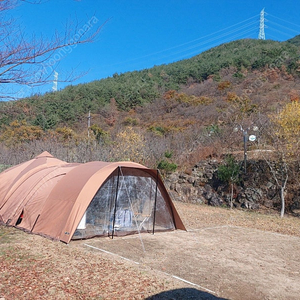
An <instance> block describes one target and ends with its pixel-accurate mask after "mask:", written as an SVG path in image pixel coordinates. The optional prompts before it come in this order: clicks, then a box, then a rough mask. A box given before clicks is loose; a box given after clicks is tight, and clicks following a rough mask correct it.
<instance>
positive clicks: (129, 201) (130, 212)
mask: <svg viewBox="0 0 300 300" xmlns="http://www.w3.org/2000/svg"><path fill="white" fill-rule="evenodd" d="M154 228H155V231H165V230H174V229H175V225H174V220H173V216H172V210H171V208H170V206H169V203H168V201H167V200H166V199H165V198H164V197H163V193H161V190H160V187H159V186H158V180H157V178H156V176H154V177H153V175H152V174H151V173H149V172H147V171H145V170H143V169H129V168H122V169H121V172H120V168H118V169H117V170H116V171H115V172H114V173H113V174H112V175H111V176H110V177H109V178H108V179H107V180H106V181H105V182H104V183H103V185H102V186H101V187H100V188H99V190H98V191H97V193H96V195H95V196H94V198H93V199H92V201H91V202H90V204H89V206H88V208H87V210H86V220H85V228H84V229H80V228H77V229H76V231H75V233H74V235H73V237H72V239H85V238H90V237H93V236H112V237H113V236H124V235H127V234H132V233H140V232H151V233H152V232H154Z"/></svg>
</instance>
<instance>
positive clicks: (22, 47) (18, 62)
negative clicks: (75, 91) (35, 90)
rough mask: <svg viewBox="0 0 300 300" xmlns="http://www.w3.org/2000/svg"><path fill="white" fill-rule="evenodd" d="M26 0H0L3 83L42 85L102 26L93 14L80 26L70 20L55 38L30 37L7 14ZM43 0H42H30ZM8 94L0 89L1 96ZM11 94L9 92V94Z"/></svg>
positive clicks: (1, 75) (0, 44)
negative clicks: (55, 67)
mask: <svg viewBox="0 0 300 300" xmlns="http://www.w3.org/2000/svg"><path fill="white" fill-rule="evenodd" d="M22 1H25V2H28V1H27V0H19V1H18V0H2V1H0V20H1V21H0V33H1V38H0V49H1V50H0V84H19V85H26V86H35V85H41V84H45V83H47V82H49V78H50V76H51V75H52V74H53V71H54V70H53V68H54V66H56V65H57V64H58V63H59V62H60V60H61V59H62V58H64V57H65V56H66V55H67V54H70V53H71V52H72V51H73V50H74V49H75V48H76V47H77V45H81V44H86V43H91V42H93V41H94V40H95V38H96V37H97V36H98V34H99V32H100V31H101V29H102V28H103V26H104V25H105V24H106V23H107V21H106V22H104V23H103V24H98V22H99V20H98V19H97V18H96V17H95V16H92V17H91V18H90V19H88V20H87V21H86V22H85V23H84V24H83V25H82V26H80V27H79V25H78V22H77V23H76V26H74V25H73V24H72V26H71V25H70V24H67V27H66V29H65V32H64V33H63V34H59V33H58V32H57V31H56V32H55V33H54V35H53V37H52V39H50V40H46V39H45V38H44V37H43V36H41V37H37V36H33V37H32V38H31V39H28V38H27V37H26V36H25V35H24V34H23V32H22V30H21V29H20V28H18V27H16V26H15V24H14V21H13V20H11V19H10V18H8V17H7V13H8V11H9V10H11V9H13V8H14V7H15V6H16V5H17V4H18V2H22ZM29 2H30V3H34V4H37V3H40V2H41V1H29ZM76 78H77V77H75V78H74V77H72V76H68V77H67V78H65V79H63V80H61V81H67V82H70V81H72V79H73V80H74V79H76ZM5 97H6V95H5V94H3V93H2V95H1V92H0V98H5ZM8 97H9V96H8Z"/></svg>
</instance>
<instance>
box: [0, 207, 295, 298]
mask: <svg viewBox="0 0 300 300" xmlns="http://www.w3.org/2000/svg"><path fill="white" fill-rule="evenodd" d="M175 204H176V207H177V209H178V211H179V214H180V215H181V217H182V219H183V221H184V223H185V225H186V227H187V232H184V231H174V232H165V233H156V234H155V235H152V234H142V235H141V236H139V235H135V236H127V237H122V238H121V237H116V238H114V239H109V238H94V239H89V240H82V241H72V242H71V243H70V244H69V245H65V244H63V243H60V242H53V241H50V240H48V239H45V238H43V237H40V236H36V235H30V234H26V233H24V232H22V231H20V230H17V229H14V228H9V227H0V299H1V300H3V299H5V300H8V299H149V300H150V299H213V300H217V299H232V300H234V299H239V300H240V299H299V295H300V255H299V253H300V219H299V218H294V217H288V216H287V217H285V218H283V219H281V218H280V217H278V216H277V215H273V214H266V213H264V214H262V213H253V212H243V211H237V210H228V209H222V208H214V207H208V206H205V205H201V206H199V205H193V204H184V203H179V202H177V203H175Z"/></svg>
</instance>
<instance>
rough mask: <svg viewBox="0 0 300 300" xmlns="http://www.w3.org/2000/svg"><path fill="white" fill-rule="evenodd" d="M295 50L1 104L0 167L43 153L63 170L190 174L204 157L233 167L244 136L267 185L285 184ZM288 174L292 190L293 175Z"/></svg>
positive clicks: (170, 68)
mask: <svg viewBox="0 0 300 300" xmlns="http://www.w3.org/2000/svg"><path fill="white" fill-rule="evenodd" d="M298 41H299V36H297V37H295V38H293V39H291V40H289V41H287V42H275V41H271V40H267V41H264V40H250V39H245V40H238V41H234V42H230V43H226V44H222V45H220V46H218V47H215V48H212V49H210V50H208V51H205V52H203V53H201V54H199V55H197V56H195V57H193V58H190V59H187V60H182V61H179V62H176V63H172V64H168V65H161V66H155V67H153V68H150V69H145V70H142V71H135V72H128V73H124V74H114V75H113V76H112V77H110V78H106V79H102V80H99V81H93V82H90V83H87V84H80V85H76V86H68V87H66V88H65V89H63V90H61V91H58V92H55V93H54V92H53V93H47V94H45V95H34V96H32V97H29V98H26V99H22V100H18V101H9V102H0V126H1V127H0V150H1V151H0V153H1V154H0V163H1V164H2V165H5V166H7V165H13V164H16V163H19V162H22V161H24V160H27V159H30V158H32V157H34V156H35V155H37V154H39V153H41V152H42V151H44V150H47V151H49V152H50V153H52V154H53V155H54V156H56V157H58V158H60V159H63V160H66V161H72V162H85V161H91V160H103V161H118V160H132V161H136V162H139V163H142V164H145V165H146V166H148V167H152V168H157V167H158V168H159V169H161V170H162V171H163V172H165V173H168V172H172V171H175V170H181V171H184V172H187V173H189V172H191V170H192V168H193V166H194V165H195V164H196V163H197V162H199V161H200V160H202V159H206V158H208V157H210V158H211V157H214V158H223V157H224V155H227V154H234V155H237V156H240V157H241V158H242V154H243V148H244V146H245V145H244V144H243V130H244V134H245V132H246V135H247V136H248V135H250V134H255V136H256V137H257V138H256V140H255V142H251V143H250V142H248V143H247V149H248V150H249V155H250V153H251V152H250V150H251V151H252V150H257V149H258V150H259V152H256V153H260V154H261V155H260V158H262V157H261V156H263V158H264V159H271V160H272V161H274V160H275V161H277V162H278V164H277V165H276V169H274V170H276V172H277V173H276V174H275V173H274V176H275V175H276V176H277V177H278V178H279V177H280V176H281V175H282V176H281V177H280V178H286V177H285V175H287V173H284V172H283V171H284V170H296V169H297V166H296V167H295V166H294V165H293V167H290V166H289V164H290V161H294V162H295V161H298V154H299V153H300V145H298V144H299V143H298V142H297V141H298V140H300V125H299V121H298V120H299V119H300V104H299V99H300V88H299V83H300V76H299V75H300V59H299V57H300V48H299V46H298ZM89 112H90V120H89V121H90V125H91V126H90V127H89V128H88V116H89ZM285 116H287V117H285ZM254 128H256V130H257V131H255V132H254V131H253V129H254ZM270 151H271V152H270ZM266 153H269V154H270V153H272V158H270V157H268V158H266V157H265V154H266ZM276 155H277V156H276ZM275 156H276V157H275ZM286 159H289V162H288V163H287V160H286ZM282 162H284V164H282ZM278 172H279V173H278ZM280 172H281V173H280ZM282 172H283V173H282ZM272 174H273V173H272ZM279 174H281V175H280V176H279ZM290 175H291V174H289V177H288V178H289V183H290V181H291V178H294V179H293V182H291V183H290V184H292V185H293V186H294V188H295V187H297V186H298V183H297V182H298V176H294V175H293V176H292V177H291V176H290ZM276 176H275V177H276ZM228 178H229V179H228V180H229V181H228V184H229V183H230V176H229V177H228ZM278 178H277V179H278ZM274 180H275V179H274ZM275 181H276V180H275ZM281 183H282V184H284V181H282V182H279V181H278V182H277V183H276V184H277V186H278V189H281V188H282V187H281ZM284 188H285V187H284Z"/></svg>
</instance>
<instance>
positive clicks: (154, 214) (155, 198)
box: [152, 170, 158, 234]
mask: <svg viewBox="0 0 300 300" xmlns="http://www.w3.org/2000/svg"><path fill="white" fill-rule="evenodd" d="M157 188H158V170H157V171H156V187H155V197H154V212H153V229H152V234H154V229H155V216H156V203H157Z"/></svg>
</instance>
